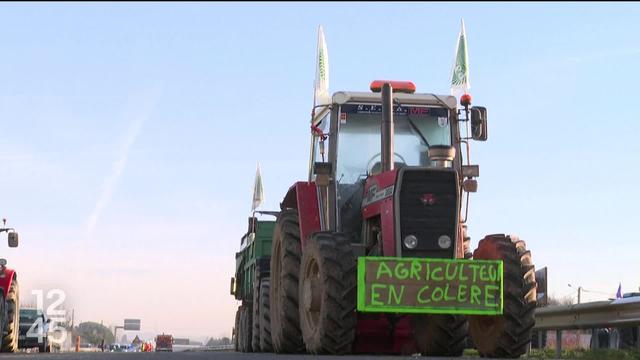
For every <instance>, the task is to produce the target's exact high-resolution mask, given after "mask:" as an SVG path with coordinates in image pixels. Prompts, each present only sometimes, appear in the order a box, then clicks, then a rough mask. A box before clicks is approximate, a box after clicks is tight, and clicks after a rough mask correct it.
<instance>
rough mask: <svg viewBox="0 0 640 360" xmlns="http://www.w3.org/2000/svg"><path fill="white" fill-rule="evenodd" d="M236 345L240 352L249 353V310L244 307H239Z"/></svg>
mask: <svg viewBox="0 0 640 360" xmlns="http://www.w3.org/2000/svg"><path fill="white" fill-rule="evenodd" d="M238 343H239V348H240V351H241V352H251V308H250V307H248V306H246V305H242V306H241V307H240V331H239V332H238Z"/></svg>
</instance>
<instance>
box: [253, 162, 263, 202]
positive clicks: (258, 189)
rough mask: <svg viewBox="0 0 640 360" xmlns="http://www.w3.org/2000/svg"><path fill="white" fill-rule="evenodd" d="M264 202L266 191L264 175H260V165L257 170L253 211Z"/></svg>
mask: <svg viewBox="0 0 640 360" xmlns="http://www.w3.org/2000/svg"><path fill="white" fill-rule="evenodd" d="M263 201H264V189H263V188H262V175H260V163H258V168H257V170H256V181H255V184H254V185H253V202H252V203H251V211H255V210H256V209H257V208H258V206H260V204H262V202H263Z"/></svg>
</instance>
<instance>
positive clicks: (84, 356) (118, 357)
mask: <svg viewBox="0 0 640 360" xmlns="http://www.w3.org/2000/svg"><path fill="white" fill-rule="evenodd" d="M299 358H306V359H311V358H312V357H311V355H276V354H253V353H248V354H246V353H236V352H232V351H220V352H212V351H209V352H207V351H203V352H196V351H184V352H174V353H153V352H152V353H58V354H39V353H32V354H27V353H18V354H11V355H9V354H3V355H2V357H1V359H2V360H5V359H7V360H8V359H20V360H28V359H38V360H39V359H47V360H62V359H71V360H174V359H175V360H205V359H214V360H271V359H274V360H275V359H285V360H289V359H290V360H293V359H299ZM322 358H323V359H327V360H354V359H355V360H362V359H420V360H431V359H433V360H436V359H437V360H446V359H465V358H464V357H456V358H443V357H438V358H427V357H411V356H374V355H352V356H322ZM466 359H469V358H466ZM484 360H491V359H486V358H485V359H484Z"/></svg>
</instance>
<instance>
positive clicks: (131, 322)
mask: <svg viewBox="0 0 640 360" xmlns="http://www.w3.org/2000/svg"><path fill="white" fill-rule="evenodd" d="M124 329H125V330H140V319H124Z"/></svg>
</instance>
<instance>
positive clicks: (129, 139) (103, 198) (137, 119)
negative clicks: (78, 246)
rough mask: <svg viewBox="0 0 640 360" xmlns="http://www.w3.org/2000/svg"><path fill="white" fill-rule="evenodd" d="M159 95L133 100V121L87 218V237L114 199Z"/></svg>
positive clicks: (155, 93) (130, 122)
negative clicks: (139, 135) (131, 154)
mask: <svg viewBox="0 0 640 360" xmlns="http://www.w3.org/2000/svg"><path fill="white" fill-rule="evenodd" d="M157 93H158V92H157V91H156V92H153V93H152V94H147V95H145V96H143V97H141V98H138V99H136V98H132V100H133V101H135V102H136V107H137V109H136V111H134V112H133V113H132V116H131V120H130V121H129V127H128V128H127V131H126V132H125V134H124V136H123V141H122V143H121V145H120V148H119V149H118V152H117V153H116V160H115V161H114V163H113V165H112V167H111V173H110V174H109V175H108V176H107V177H106V178H105V180H104V183H103V185H102V190H101V191H100V196H99V197H98V201H97V202H96V205H95V206H94V208H93V211H91V213H90V214H89V217H88V218H87V223H86V233H87V236H90V235H91V234H92V233H93V230H94V229H95V227H96V224H97V223H98V220H99V219H100V215H102V212H103V211H104V209H105V207H106V206H107V205H108V204H109V202H110V201H111V198H112V197H113V193H114V192H115V190H116V187H117V186H118V182H119V180H120V178H121V177H122V174H123V173H124V169H125V168H126V166H127V160H128V159H129V153H130V151H131V147H132V146H133V144H134V143H135V142H136V139H137V138H138V134H139V133H140V130H141V129H142V126H143V125H144V123H145V121H146V120H147V119H148V118H149V116H150V115H151V111H152V110H153V105H154V104H155V101H156V99H157Z"/></svg>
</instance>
